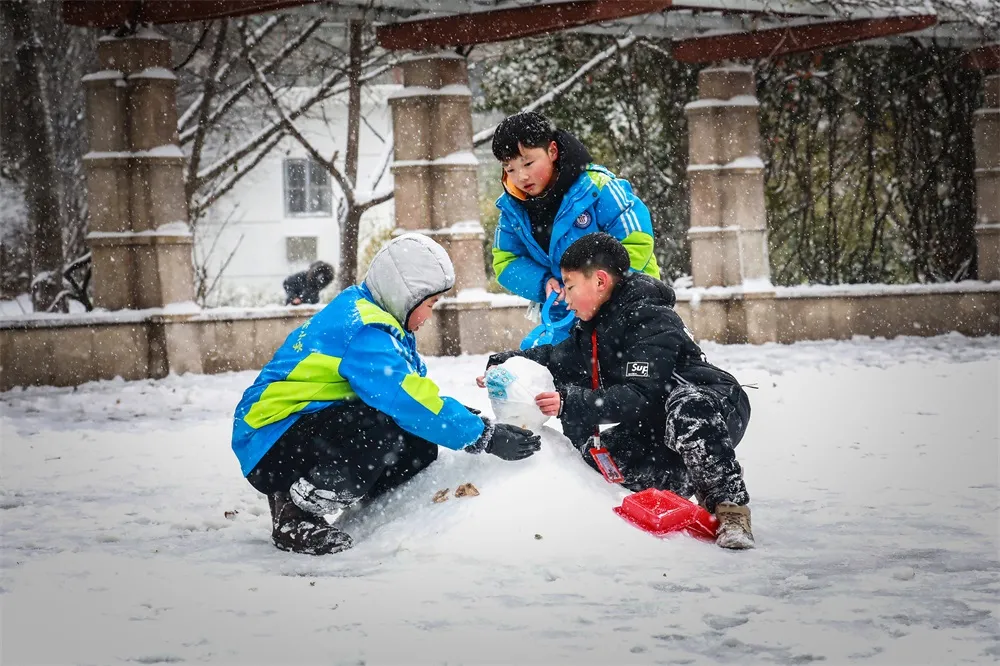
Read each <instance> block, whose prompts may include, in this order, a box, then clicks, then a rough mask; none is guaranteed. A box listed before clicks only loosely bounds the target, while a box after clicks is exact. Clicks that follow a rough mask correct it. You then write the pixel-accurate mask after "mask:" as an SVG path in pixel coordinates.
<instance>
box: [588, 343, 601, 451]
mask: <svg viewBox="0 0 1000 666" xmlns="http://www.w3.org/2000/svg"><path fill="white" fill-rule="evenodd" d="M590 349H591V359H590V367H591V369H592V370H593V374H592V375H591V380H590V385H591V387H593V389H594V390H595V391H596V390H597V389H599V388H601V366H600V363H599V362H598V360H597V327H596V326H595V327H594V331H593V332H592V333H591V334H590ZM594 446H595V447H596V448H600V446H601V426H600V425H595V426H594Z"/></svg>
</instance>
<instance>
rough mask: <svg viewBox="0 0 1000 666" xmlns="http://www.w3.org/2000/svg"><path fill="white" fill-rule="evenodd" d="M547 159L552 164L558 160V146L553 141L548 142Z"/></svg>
mask: <svg viewBox="0 0 1000 666" xmlns="http://www.w3.org/2000/svg"><path fill="white" fill-rule="evenodd" d="M549 159H550V160H552V161H553V162H555V161H556V160H557V159H559V144H557V143H556V142H555V141H549Z"/></svg>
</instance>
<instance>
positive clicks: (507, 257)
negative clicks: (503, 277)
mask: <svg viewBox="0 0 1000 666" xmlns="http://www.w3.org/2000/svg"><path fill="white" fill-rule="evenodd" d="M515 259H517V255H516V254H514V253H513V252H507V251H506V250H498V249H497V248H495V247H494V248H493V273H494V274H495V275H496V276H497V277H500V274H501V273H503V272H504V271H505V270H506V269H507V267H508V266H510V264H511V263H513V261H514V260H515Z"/></svg>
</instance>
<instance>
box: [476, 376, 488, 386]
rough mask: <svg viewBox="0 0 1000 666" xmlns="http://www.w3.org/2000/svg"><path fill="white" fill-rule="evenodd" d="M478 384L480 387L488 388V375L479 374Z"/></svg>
mask: <svg viewBox="0 0 1000 666" xmlns="http://www.w3.org/2000/svg"><path fill="white" fill-rule="evenodd" d="M476 386H478V387H479V388H486V377H483V376H479V377H476Z"/></svg>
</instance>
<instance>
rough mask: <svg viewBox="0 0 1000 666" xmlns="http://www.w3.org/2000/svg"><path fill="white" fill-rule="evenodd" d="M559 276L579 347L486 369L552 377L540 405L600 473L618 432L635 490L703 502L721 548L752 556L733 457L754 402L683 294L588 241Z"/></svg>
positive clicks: (745, 498)
mask: <svg viewBox="0 0 1000 666" xmlns="http://www.w3.org/2000/svg"><path fill="white" fill-rule="evenodd" d="M560 267H561V269H562V278H563V283H564V284H565V287H566V290H565V297H566V303H567V305H568V306H569V308H570V309H571V310H573V311H574V312H575V313H576V316H577V317H578V318H579V319H580V322H579V323H578V324H577V325H576V326H575V327H574V328H573V330H572V333H571V335H570V338H569V339H567V340H565V341H563V342H561V343H559V344H557V345H554V346H553V345H542V346H539V347H535V348H534V349H529V350H526V351H516V352H504V353H501V354H494V355H493V356H491V357H490V360H489V364H488V366H487V367H489V366H493V365H497V364H500V363H503V362H504V361H505V360H507V359H508V358H510V357H511V356H515V355H518V356H524V357H526V358H529V359H531V360H533V361H535V362H537V363H540V364H542V365H544V366H545V367H547V368H548V369H549V371H550V372H551V373H552V376H553V379H554V381H555V385H556V388H557V391H555V392H551V393H542V394H540V395H538V396H537V397H536V399H535V402H536V403H537V404H538V407H539V408H540V409H541V410H542V412H543V413H544V414H547V415H549V416H558V417H559V419H560V420H561V421H562V424H563V433H564V434H565V435H566V436H567V437H568V438H569V439H570V441H571V442H572V443H573V445H574V446H576V447H577V448H578V449H580V451H581V453H583V455H584V458H585V459H586V460H587V462H588V463H590V465H591V466H592V467H594V468H595V469H599V468H598V465H597V463H596V462H595V461H594V460H593V459H592V456H591V454H590V449H591V448H592V447H593V445H594V442H593V435H594V432H595V429H596V428H597V427H598V425H599V424H602V423H618V424H619V425H617V426H615V427H613V428H610V429H607V430H605V431H604V432H602V433H601V434H600V444H601V446H603V447H604V448H606V449H607V450H608V453H610V454H611V457H612V458H613V459H614V462H615V463H616V464H617V466H618V468H619V469H620V471H621V474H622V475H623V476H624V482H623V485H625V487H627V488H629V489H631V490H642V489H644V488H649V487H654V488H660V489H664V490H670V491H672V492H674V493H677V494H678V495H680V496H682V497H691V496H692V495H696V496H697V498H698V500H699V502H700V503H701V504H702V505H703V506H704V507H705V508H707V509H708V510H709V511H712V512H714V513H715V515H716V517H717V518H718V519H719V522H720V525H719V531H718V535H717V538H716V543H718V545H720V546H722V547H723V548H733V549H744V548H752V547H753V545H754V542H753V536H752V533H751V530H750V510H749V508H748V507H747V504H748V503H749V501H750V496H749V495H748V494H747V490H746V486H745V485H744V483H743V470H742V468H741V467H740V464H739V463H738V462H737V461H736V456H735V454H734V451H733V449H734V447H735V446H736V445H737V444H738V443H739V441H740V439H742V437H743V433H744V431H745V430H746V427H747V422H748V421H749V419H750V402H749V400H748V398H747V395H746V392H745V391H744V390H743V389H742V387H741V386H740V384H739V382H737V381H736V379H735V378H734V377H733V376H732V375H730V374H729V373H728V372H725V371H723V370H720V369H719V368H717V367H715V366H714V365H712V364H710V363H709V362H708V361H707V360H705V356H704V354H702V351H701V349H700V348H699V347H698V345H697V344H696V343H695V341H694V339H693V338H692V337H691V335H690V333H689V332H688V330H687V328H685V326H684V322H683V321H681V318H680V317H679V316H677V313H676V312H674V310H673V305H674V300H675V299H674V293H673V290H672V289H671V288H670V287H668V286H667V285H666V284H664V283H663V282H660V281H659V280H656V279H654V278H651V277H649V276H647V275H643V274H640V273H634V272H633V273H630V272H629V255H628V252H627V251H626V250H625V248H624V246H622V244H621V243H620V242H618V240H617V239H615V238H614V237H613V236H611V235H609V234H605V233H595V234H589V235H587V236H584V237H582V238H580V239H579V240H577V241H576V242H574V243H573V244H572V245H571V246H570V247H569V248H568V249H567V250H566V253H565V254H564V255H563V256H562V259H561V261H560ZM595 365H596V368H595ZM480 379H481V378H480Z"/></svg>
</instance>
